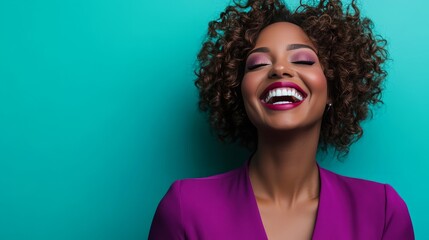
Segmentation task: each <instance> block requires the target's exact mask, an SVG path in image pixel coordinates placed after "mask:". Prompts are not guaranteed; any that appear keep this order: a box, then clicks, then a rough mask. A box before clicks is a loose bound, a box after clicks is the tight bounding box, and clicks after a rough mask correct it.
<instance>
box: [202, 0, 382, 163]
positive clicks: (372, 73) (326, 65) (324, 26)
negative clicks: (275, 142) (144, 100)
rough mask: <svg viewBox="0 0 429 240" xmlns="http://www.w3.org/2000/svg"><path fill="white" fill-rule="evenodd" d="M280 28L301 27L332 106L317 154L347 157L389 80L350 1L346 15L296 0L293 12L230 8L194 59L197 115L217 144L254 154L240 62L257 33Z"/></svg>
mask: <svg viewBox="0 0 429 240" xmlns="http://www.w3.org/2000/svg"><path fill="white" fill-rule="evenodd" d="M282 21H283V22H290V23H293V24H296V25H298V26H299V27H301V28H302V29H303V30H304V32H305V33H306V34H307V35H308V36H309V38H310V39H311V41H313V43H314V44H315V46H316V47H317V49H318V52H319V54H318V55H319V60H320V62H321V64H322V66H323V70H324V74H325V76H326V79H327V83H328V92H329V95H330V97H331V99H332V102H333V109H331V110H328V111H325V113H324V116H323V120H322V126H321V132H320V138H319V148H320V149H322V150H324V151H326V150H327V149H328V147H329V146H332V147H334V149H335V150H336V151H337V153H339V154H340V155H343V156H345V155H347V153H348V152H349V147H350V145H351V144H352V143H353V142H355V141H356V140H358V139H359V138H360V137H361V136H362V134H363V130H362V127H361V126H360V122H361V121H362V120H364V119H366V118H367V116H368V113H371V109H369V106H370V105H371V104H376V103H380V102H382V101H381V90H382V83H383V80H384V79H385V77H386V74H387V73H386V71H385V70H384V69H383V63H384V62H385V60H386V58H387V51H386V48H385V46H386V40H384V39H383V38H381V37H380V36H377V35H375V34H374V33H373V31H372V28H373V24H372V21H371V20H370V19H368V18H361V16H360V11H359V8H358V7H357V5H356V2H355V0H353V1H352V2H351V3H350V5H348V6H347V7H345V8H344V7H343V4H342V3H341V1H340V0H321V1H320V2H319V3H318V4H314V3H313V4H307V3H303V2H302V0H301V1H300V5H299V7H298V8H297V9H296V10H295V11H291V10H289V9H288V8H287V7H286V5H285V4H284V3H283V2H282V1H280V0H248V1H247V2H242V1H240V0H236V1H234V5H231V6H228V7H227V8H226V9H225V11H224V12H222V13H221V14H220V18H219V19H217V20H214V21H211V22H210V23H209V27H208V34H207V37H206V39H205V41H204V43H203V46H202V49H201V51H200V52H199V54H198V63H199V64H198V67H197V69H196V70H195V74H196V76H197V79H196V81H195V85H196V86H197V88H198V90H199V96H200V99H199V108H200V110H201V111H205V112H208V116H209V121H210V124H211V126H212V128H213V129H214V130H215V131H217V134H218V136H219V138H220V140H222V141H231V142H239V143H240V144H242V145H244V146H246V147H248V148H250V149H251V150H254V149H255V147H256V143H257V133H256V128H255V127H254V126H253V125H252V123H251V122H250V120H249V119H248V117H247V114H246V112H245V109H244V103H243V99H242V96H241V87H240V85H241V80H242V79H243V76H244V71H245V60H246V59H245V58H246V56H247V54H248V52H249V51H250V50H251V49H252V48H253V47H254V46H255V42H256V39H257V37H258V35H259V33H260V32H261V30H262V29H264V28H265V27H266V26H268V25H270V24H272V23H275V22H282Z"/></svg>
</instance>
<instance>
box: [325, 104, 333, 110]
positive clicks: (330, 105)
mask: <svg viewBox="0 0 429 240" xmlns="http://www.w3.org/2000/svg"><path fill="white" fill-rule="evenodd" d="M331 108H332V103H328V109H326V111H329V110H330V109H331Z"/></svg>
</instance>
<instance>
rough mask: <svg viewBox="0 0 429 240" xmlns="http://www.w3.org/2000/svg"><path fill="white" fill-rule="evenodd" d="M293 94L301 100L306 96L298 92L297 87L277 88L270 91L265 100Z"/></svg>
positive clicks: (292, 95)
mask: <svg viewBox="0 0 429 240" xmlns="http://www.w3.org/2000/svg"><path fill="white" fill-rule="evenodd" d="M286 96H291V97H295V98H296V99H298V100H299V101H301V100H302V99H303V98H304V97H303V96H302V95H301V93H300V92H298V91H297V90H296V89H295V88H275V89H272V90H270V91H269V92H268V94H267V96H266V97H265V102H269V101H270V100H271V98H273V97H286Z"/></svg>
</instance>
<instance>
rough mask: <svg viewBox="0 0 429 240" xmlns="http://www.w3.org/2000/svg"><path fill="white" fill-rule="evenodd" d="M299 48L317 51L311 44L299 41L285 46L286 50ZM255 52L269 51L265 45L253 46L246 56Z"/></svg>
mask: <svg viewBox="0 0 429 240" xmlns="http://www.w3.org/2000/svg"><path fill="white" fill-rule="evenodd" d="M300 48H308V49H311V50H312V51H313V52H315V53H316V54H317V51H316V50H315V49H314V48H312V47H311V46H309V45H306V44H300V43H295V44H290V45H288V46H287V48H286V50H287V51H291V50H296V49H300ZM255 52H263V53H267V52H270V49H269V48H267V47H260V48H255V49H253V50H252V51H250V52H249V54H247V56H249V55H250V54H252V53H255Z"/></svg>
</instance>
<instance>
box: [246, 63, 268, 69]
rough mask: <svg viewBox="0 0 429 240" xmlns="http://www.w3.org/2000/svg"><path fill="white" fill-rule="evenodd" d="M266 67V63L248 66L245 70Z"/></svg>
mask: <svg viewBox="0 0 429 240" xmlns="http://www.w3.org/2000/svg"><path fill="white" fill-rule="evenodd" d="M267 65H268V63H260V64H255V65H251V66H248V67H247V70H254V69H256V68H259V67H263V66H267Z"/></svg>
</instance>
